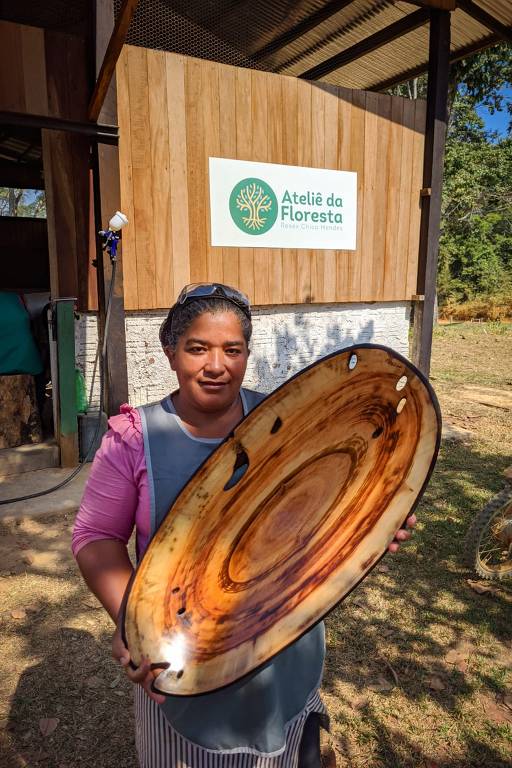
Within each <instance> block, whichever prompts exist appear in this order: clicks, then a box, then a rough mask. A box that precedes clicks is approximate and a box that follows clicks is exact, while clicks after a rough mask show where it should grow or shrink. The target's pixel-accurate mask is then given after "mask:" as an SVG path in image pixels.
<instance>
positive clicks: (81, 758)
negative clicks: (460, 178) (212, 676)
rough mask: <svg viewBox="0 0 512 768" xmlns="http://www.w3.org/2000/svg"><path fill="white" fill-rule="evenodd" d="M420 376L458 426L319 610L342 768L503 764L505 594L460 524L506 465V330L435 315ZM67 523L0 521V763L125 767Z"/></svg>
mask: <svg viewBox="0 0 512 768" xmlns="http://www.w3.org/2000/svg"><path fill="white" fill-rule="evenodd" d="M432 383H433V385H434V387H435V389H436V391H437V394H438V396H439V399H440V402H441V408H442V411H443V417H444V419H445V421H449V422H450V423H451V424H452V425H453V427H454V429H455V431H456V432H457V435H458V438H457V440H446V441H445V442H444V444H443V447H442V451H441V456H440V459H439V462H438V465H437V468H436V471H435V473H434V475H433V478H432V481H431V483H430V485H429V488H428V490H427V493H426V494H425V497H424V499H423V501H422V503H421V505H420V507H419V510H418V516H419V524H418V529H417V532H416V534H415V536H414V538H413V540H412V542H410V543H409V544H408V545H407V546H406V547H404V548H403V549H402V550H401V552H400V553H399V554H398V555H397V556H388V557H387V558H386V559H385V561H383V562H382V564H381V565H380V566H379V567H378V568H377V569H376V570H375V571H374V572H373V573H372V574H371V575H370V576H369V577H368V578H367V579H366V580H365V581H364V583H363V584H361V585H360V586H359V587H358V588H357V590H355V592H354V593H353V594H352V595H351V596H350V597H349V598H348V599H347V600H346V601H345V602H344V603H343V604H342V605H341V606H340V607H339V608H338V609H337V610H336V611H334V612H333V613H332V614H331V616H330V617H329V618H328V620H327V638H328V655H327V663H326V671H325V677H324V686H323V695H324V700H325V702H326V704H327V707H328V710H329V713H330V716H331V724H332V736H333V742H334V747H335V750H336V754H337V762H338V765H339V766H340V768H349V767H350V768H359V767H360V766H368V767H369V768H384V767H385V768H400V767H401V766H404V767H409V766H410V767H411V768H412V767H413V766H414V767H415V768H418V767H419V768H436V766H438V767H439V768H471V767H473V766H474V767H475V768H477V767H478V768H484V767H485V768H505V766H510V764H511V761H512V679H511V676H512V641H511V634H512V633H511V626H512V590H511V589H510V587H509V588H507V587H506V586H505V585H503V586H502V587H500V588H499V589H496V590H494V591H492V592H487V593H484V594H479V593H478V592H476V591H475V590H474V589H473V588H472V586H471V584H470V583H468V579H469V580H474V579H475V578H476V577H475V576H473V575H472V574H471V573H469V572H468V571H467V570H466V568H465V567H464V566H463V565H462V549H463V539H464V535H465V533H466V531H467V528H468V525H469V523H470V521H471V519H472V517H473V516H474V514H475V513H476V512H477V511H478V510H479V509H480V508H481V506H482V505H483V504H484V503H485V502H486V501H487V500H488V499H489V498H490V496H491V495H492V494H493V493H495V492H496V491H497V490H498V489H499V488H500V485H501V472H502V471H503V469H504V468H505V467H506V466H507V465H510V464H512V450H511V447H510V433H511V426H512V327H510V326H502V325H499V324H489V323H487V324H457V325H451V326H441V327H440V328H439V329H438V330H437V331H436V334H435V338H434V349H433V367H432ZM457 430H458V431H457ZM72 522H73V521H72V519H70V517H69V516H65V515H62V514H60V515H51V514H50V515H48V516H46V517H39V518H37V519H30V518H23V519H20V520H9V521H3V522H1V523H0V577H1V582H0V638H1V649H2V661H3V664H2V669H3V672H2V675H1V677H0V702H1V703H0V766H1V768H22V766H44V767H46V768H78V766H80V768H93V766H94V768H100V767H101V768H111V767H112V768H114V767H115V768H136V765H137V762H136V759H135V754H134V741H133V722H132V712H131V688H130V684H129V683H127V681H126V680H125V679H124V677H123V676H122V674H120V671H119V669H118V667H117V665H116V664H115V663H114V662H113V661H112V660H111V659H110V636H111V632H112V627H111V625H110V621H109V619H108V618H107V616H106V614H105V613H104V612H103V610H102V609H101V607H100V606H99V604H98V603H97V602H96V600H95V599H94V598H93V597H91V596H90V594H89V593H88V591H87V590H86V589H85V587H84V586H83V584H82V582H81V580H80V578H79V576H78V574H77V570H76V567H75V564H74V561H73V559H72V557H71V555H70V552H69V539H70V531H71V527H72ZM473 587H474V585H473Z"/></svg>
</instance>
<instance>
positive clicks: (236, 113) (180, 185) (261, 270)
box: [117, 46, 425, 309]
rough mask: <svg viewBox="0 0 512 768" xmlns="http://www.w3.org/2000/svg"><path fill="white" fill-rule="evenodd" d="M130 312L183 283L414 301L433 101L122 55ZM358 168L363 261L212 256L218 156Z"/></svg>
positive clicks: (149, 55)
mask: <svg viewBox="0 0 512 768" xmlns="http://www.w3.org/2000/svg"><path fill="white" fill-rule="evenodd" d="M117 78H118V80H117V82H118V111H119V127H120V136H121V138H120V167H121V201H122V208H123V211H124V212H125V213H126V214H127V216H128V218H129V219H130V221H131V222H133V226H131V227H127V228H126V230H124V231H123V253H124V265H125V267H124V280H125V283H124V284H125V307H126V308H127V309H157V308H165V307H168V306H170V305H171V304H172V303H173V301H174V299H175V297H176V294H177V292H178V291H179V289H180V288H181V287H182V286H183V285H184V284H185V283H187V282H198V281H210V280H211V281H222V282H225V283H228V284H232V285H237V286H239V287H240V288H241V289H242V290H243V291H245V292H246V293H247V294H248V295H249V297H250V299H251V301H252V302H253V303H254V304H256V305H269V304H286V303H303V302H333V301H338V302H358V301H396V300H410V299H411V297H412V295H413V294H415V293H416V270H417V257H418V241H419V223H420V197H419V192H420V188H421V177H422V162H423V137H424V124H425V104H424V102H421V101H417V102H413V101H408V100H403V99H399V98H397V97H391V96H386V95H380V94H375V93H370V92H362V91H351V90H348V89H343V88H336V87H330V86H323V87H322V86H320V85H318V84H312V83H309V82H305V81H302V80H297V79H294V78H288V77H283V76H280V75H273V74H268V73H263V72H258V71H253V70H249V69H240V68H235V67H230V66H227V65H223V64H216V63H213V62H208V61H201V60H198V59H192V58H188V57H183V56H178V55H176V54H171V53H165V52H162V51H153V50H148V49H144V48H138V47H131V46H126V47H125V48H124V51H123V54H122V56H121V58H120V60H119V64H118V68H117ZM211 156H214V157H226V158H236V159H240V160H254V161H262V162H273V163H284V164H288V165H299V166H312V167H315V168H331V169H340V170H348V171H356V172H357V174H358V226H357V243H358V247H357V250H356V251H334V250H333V251H322V250H302V249H297V250H289V249H264V248H220V247H215V248H214V247H212V246H211V244H210V243H211V238H210V211H209V187H208V158H209V157H211Z"/></svg>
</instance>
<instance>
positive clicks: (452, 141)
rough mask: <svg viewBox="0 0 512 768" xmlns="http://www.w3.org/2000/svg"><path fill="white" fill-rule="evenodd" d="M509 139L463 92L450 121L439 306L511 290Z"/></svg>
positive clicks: (511, 169)
mask: <svg viewBox="0 0 512 768" xmlns="http://www.w3.org/2000/svg"><path fill="white" fill-rule="evenodd" d="M511 183H512V138H510V137H507V138H505V139H501V140H497V137H496V136H494V135H493V134H489V133H488V132H486V131H485V128H484V123H483V121H482V120H481V118H480V117H479V116H478V114H477V113H476V110H475V104H474V103H473V101H472V98H471V97H470V96H468V94H467V93H461V92H460V91H458V92H457V94H456V96H455V99H454V102H453V105H452V111H451V116H450V122H449V128H448V138H447V144H446V156H445V173H444V187H443V208H442V224H441V227H442V234H441V241H440V249H439V274H438V292H439V301H440V303H441V304H443V303H445V302H447V301H449V300H451V301H453V300H459V301H460V300H461V301H467V300H471V299H474V298H476V297H478V296H493V295H496V294H497V293H507V292H508V291H510V290H512V256H511V254H512V188H511Z"/></svg>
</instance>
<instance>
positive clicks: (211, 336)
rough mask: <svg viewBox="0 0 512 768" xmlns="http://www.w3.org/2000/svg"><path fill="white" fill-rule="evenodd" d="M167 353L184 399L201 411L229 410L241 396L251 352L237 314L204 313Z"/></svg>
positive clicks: (166, 350)
mask: <svg viewBox="0 0 512 768" xmlns="http://www.w3.org/2000/svg"><path fill="white" fill-rule="evenodd" d="M165 354H166V355H167V357H168V358H169V361H170V363H171V368H172V370H173V371H176V375H177V377H178V382H179V385H180V397H184V398H185V399H186V400H187V401H188V402H189V403H190V404H191V405H193V406H194V407H195V408H197V409H198V410H201V411H206V412H214V411H222V410H225V409H226V408H228V407H229V406H230V405H231V404H232V403H233V402H234V401H235V399H236V398H237V397H238V393H239V392H240V387H241V386H242V381H243V378H244V375H245V369H246V367H247V359H248V357H249V350H248V349H247V344H246V342H245V339H244V336H243V333H242V328H241V326H240V321H239V320H238V318H237V316H236V315H235V314H234V312H218V313H215V314H212V313H210V312H204V313H203V314H202V315H199V317H197V318H196V319H195V320H194V321H193V322H192V323H191V325H190V326H189V327H188V329H187V330H186V331H185V333H184V334H183V335H182V336H180V338H179V339H178V343H177V345H176V350H175V351H174V352H173V351H172V350H170V349H169V347H167V348H166V349H165Z"/></svg>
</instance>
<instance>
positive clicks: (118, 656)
mask: <svg viewBox="0 0 512 768" xmlns="http://www.w3.org/2000/svg"><path fill="white" fill-rule="evenodd" d="M112 656H113V657H114V659H115V660H116V661H118V662H119V663H120V664H121V666H122V667H124V671H125V672H126V674H127V676H128V679H129V680H131V681H132V683H138V684H139V685H141V686H142V687H143V688H144V690H145V691H146V693H147V695H148V696H149V698H150V699H153V701H156V703H157V704H163V703H164V701H165V696H162V695H161V694H159V693H154V691H152V690H151V685H152V683H153V680H154V679H155V677H158V675H159V673H160V671H159V670H158V669H151V664H150V662H149V659H143V660H142V664H141V665H140V666H139V667H137V669H132V668H131V667H130V651H129V650H128V648H127V647H126V645H125V644H124V643H123V638H122V636H121V628H120V627H119V624H118V625H117V627H116V631H115V632H114V635H113V637H112Z"/></svg>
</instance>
